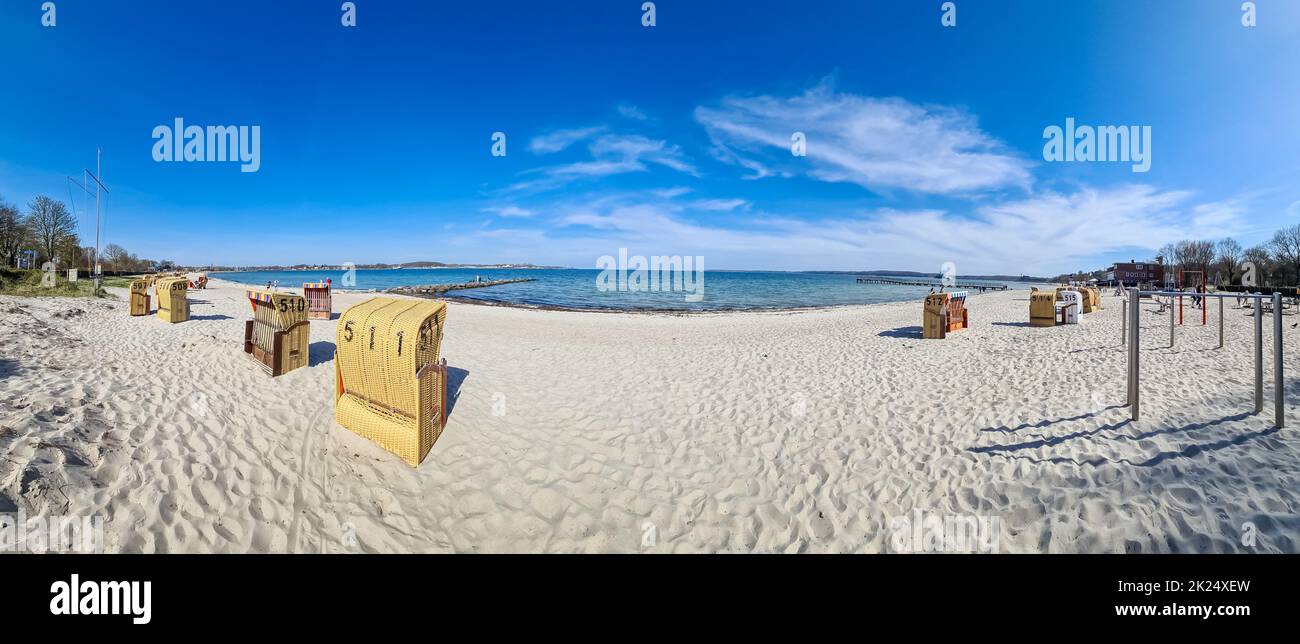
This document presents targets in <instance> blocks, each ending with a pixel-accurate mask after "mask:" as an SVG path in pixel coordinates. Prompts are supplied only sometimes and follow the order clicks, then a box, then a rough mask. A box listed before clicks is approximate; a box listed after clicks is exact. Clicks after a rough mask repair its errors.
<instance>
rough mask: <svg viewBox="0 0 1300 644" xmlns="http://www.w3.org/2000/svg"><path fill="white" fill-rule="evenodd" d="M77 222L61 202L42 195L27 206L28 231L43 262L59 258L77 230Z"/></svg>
mask: <svg viewBox="0 0 1300 644" xmlns="http://www.w3.org/2000/svg"><path fill="white" fill-rule="evenodd" d="M76 227H77V220H76V218H75V217H73V216H72V213H70V212H68V207H67V206H65V205H63V202H61V201H55V200H53V199H50V198H49V197H46V196H45V195H41V196H39V197H37V198H35V199H33V200H32V202H31V203H29V204H27V229H28V230H30V231H31V235H32V238H33V240H34V241H35V242H36V247H37V250H39V251H41V252H42V253H44V255H43V256H42V259H43V260H53V259H55V258H56V257H58V254H59V249H60V248H62V247H63V244H64V242H65V241H67V239H68V237H71V236H72V235H73V232H74V231H75V230H76Z"/></svg>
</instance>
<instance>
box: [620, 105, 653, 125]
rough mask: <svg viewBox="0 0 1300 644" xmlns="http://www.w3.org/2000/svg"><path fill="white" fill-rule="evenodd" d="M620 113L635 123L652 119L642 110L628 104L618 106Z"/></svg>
mask: <svg viewBox="0 0 1300 644" xmlns="http://www.w3.org/2000/svg"><path fill="white" fill-rule="evenodd" d="M618 113H619V114H620V115H621V116H622V117H623V118H629V119H632V120H634V121H646V120H649V119H650V117H649V116H647V115H646V113H645V112H642V111H641V108H639V107H637V106H635V105H628V104H626V103H625V104H622V105H619V106H618Z"/></svg>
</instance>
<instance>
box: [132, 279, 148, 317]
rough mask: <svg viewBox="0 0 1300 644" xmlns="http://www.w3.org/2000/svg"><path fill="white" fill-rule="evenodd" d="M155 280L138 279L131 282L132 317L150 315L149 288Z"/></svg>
mask: <svg viewBox="0 0 1300 644" xmlns="http://www.w3.org/2000/svg"><path fill="white" fill-rule="evenodd" d="M152 285H153V280H146V279H138V280H132V281H131V296H130V297H131V299H130V312H131V315H134V316H140V315H149V287H150V286H152Z"/></svg>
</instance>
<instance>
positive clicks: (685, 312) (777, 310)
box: [208, 273, 1028, 317]
mask: <svg viewBox="0 0 1300 644" xmlns="http://www.w3.org/2000/svg"><path fill="white" fill-rule="evenodd" d="M212 275H213V274H212V273H208V276H209V280H210V281H211V282H217V281H220V282H222V283H225V284H230V285H232V286H237V287H239V288H258V287H257V286H256V285H254V284H246V283H244V282H236V281H234V280H226V279H221V278H213V277H211V276H212ZM280 290H284V291H295V292H297V291H301V290H302V287H300V286H288V287H286V286H281V287H280ZM958 290H960V289H958ZM1018 290H1019V289H1012V288H1008V289H1006V290H1004V291H989V292H987V293H969V294H968V295H967V297H975V296H977V295H979V296H984V295H993V294H995V293H1002V294H1006V293H1015V292H1018ZM1024 290H1025V291H1026V292H1027V291H1028V289H1027V288H1026V289H1024ZM333 291H334V292H335V293H347V294H350V295H369V296H372V297H382V296H388V297H395V296H400V297H413V298H419V299H430V300H443V301H447V302H455V303H457V304H470V305H476V306H486V307H494V308H507V309H520V310H525V311H555V312H567V313H615V314H620V313H621V314H628V315H668V316H674V317H695V316H710V315H732V314H738V313H766V314H789V313H802V312H811V311H836V310H844V309H852V308H855V307H875V306H886V305H891V304H905V303H907V302H912V301H915V302H917V303H918V304H919V303H920V302H921V300H922V299H923V298H920V299H915V300H913V299H898V300H888V301H884V302H861V303H855V304H827V305H825V306H792V307H750V308H716V309H660V308H635V309H632V308H611V307H580V306H563V305H558V304H529V303H526V302H506V301H501V300H483V299H477V298H468V297H461V296H455V295H445V294H437V295H434V294H428V295H425V294H417V293H390V292H388V291H381V290H377V289H368V290H355V289H344V288H334V289H333Z"/></svg>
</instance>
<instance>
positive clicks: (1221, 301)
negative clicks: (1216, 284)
mask: <svg viewBox="0 0 1300 644" xmlns="http://www.w3.org/2000/svg"><path fill="white" fill-rule="evenodd" d="M1217 299H1218V300H1219V348H1220V349H1222V348H1223V298H1221V297H1220V298H1217Z"/></svg>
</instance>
